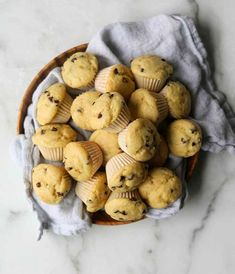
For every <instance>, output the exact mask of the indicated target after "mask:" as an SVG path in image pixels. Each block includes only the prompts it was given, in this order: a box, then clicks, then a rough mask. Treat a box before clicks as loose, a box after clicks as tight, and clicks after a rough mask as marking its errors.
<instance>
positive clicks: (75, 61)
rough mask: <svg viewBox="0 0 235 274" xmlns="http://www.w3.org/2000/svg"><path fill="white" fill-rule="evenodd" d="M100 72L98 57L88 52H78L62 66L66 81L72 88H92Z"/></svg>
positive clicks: (62, 73)
mask: <svg viewBox="0 0 235 274" xmlns="http://www.w3.org/2000/svg"><path fill="white" fill-rule="evenodd" d="M97 72H98V61H97V59H96V57H95V56H94V55H92V54H90V53H87V52H76V53H74V54H73V55H72V56H70V57H69V58H68V59H67V60H66V61H65V62H64V64H63V67H62V68H61V75H62V77H63V80H64V82H65V83H66V84H67V85H68V86H69V87H71V88H78V89H84V88H91V87H93V86H94V80H95V76H96V74H97Z"/></svg>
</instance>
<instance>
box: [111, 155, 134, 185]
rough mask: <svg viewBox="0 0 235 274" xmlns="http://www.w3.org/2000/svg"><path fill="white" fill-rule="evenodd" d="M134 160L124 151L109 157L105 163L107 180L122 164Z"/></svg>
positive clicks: (127, 163)
mask: <svg viewBox="0 0 235 274" xmlns="http://www.w3.org/2000/svg"><path fill="white" fill-rule="evenodd" d="M135 162H136V161H135V160H134V159H133V158H131V156H129V155H128V154H126V153H121V154H118V155H116V156H114V157H113V158H111V159H110V160H109V161H108V163H107V165H106V174H107V180H108V181H109V180H111V178H112V177H113V176H114V175H115V174H117V172H118V171H119V170H120V169H121V168H122V167H124V166H127V165H130V164H131V163H135Z"/></svg>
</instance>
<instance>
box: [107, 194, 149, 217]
mask: <svg viewBox="0 0 235 274" xmlns="http://www.w3.org/2000/svg"><path fill="white" fill-rule="evenodd" d="M146 211H147V207H146V205H145V204H144V203H143V201H142V200H141V198H140V195H139V193H138V191H137V190H133V191H128V192H112V193H111V195H110V196H109V198H108V200H107V202H106V204H105V212H106V213H107V214H108V215H110V216H111V217H112V218H113V219H115V220H118V221H135V220H139V219H142V218H143V216H144V214H145V213H146Z"/></svg>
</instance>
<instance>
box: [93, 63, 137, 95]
mask: <svg viewBox="0 0 235 274" xmlns="http://www.w3.org/2000/svg"><path fill="white" fill-rule="evenodd" d="M95 89H96V90H98V91H100V92H102V93H105V92H118V93H120V94H121V95H122V96H123V97H124V98H125V99H128V98H129V96H130V94H131V93H132V92H133V91H134V90H135V81H134V76H133V74H132V72H131V70H130V69H129V68H128V67H126V66H124V65H122V64H116V65H113V66H110V67H107V68H104V69H102V70H101V71H100V72H99V73H98V75H97V77H96V79H95Z"/></svg>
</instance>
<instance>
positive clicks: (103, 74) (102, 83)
mask: <svg viewBox="0 0 235 274" xmlns="http://www.w3.org/2000/svg"><path fill="white" fill-rule="evenodd" d="M112 68H113V66H111V67H108V68H104V69H102V70H101V71H100V72H99V73H98V74H97V76H96V79H95V90H97V91H99V92H101V93H105V92H108V90H106V84H107V80H108V77H109V74H110V71H111V70H112Z"/></svg>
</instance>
